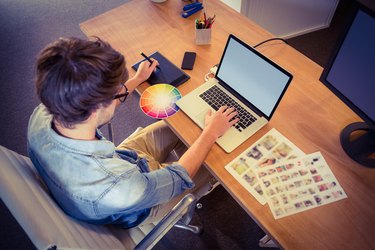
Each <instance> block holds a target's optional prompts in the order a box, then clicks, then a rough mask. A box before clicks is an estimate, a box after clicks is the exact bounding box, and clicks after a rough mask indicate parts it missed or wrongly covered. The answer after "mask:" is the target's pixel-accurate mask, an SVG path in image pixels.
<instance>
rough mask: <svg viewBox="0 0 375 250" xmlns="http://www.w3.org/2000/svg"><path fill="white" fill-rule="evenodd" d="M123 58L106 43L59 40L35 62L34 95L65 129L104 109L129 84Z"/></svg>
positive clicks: (46, 49) (74, 39)
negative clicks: (125, 84)
mask: <svg viewBox="0 0 375 250" xmlns="http://www.w3.org/2000/svg"><path fill="white" fill-rule="evenodd" d="M125 64H126V63H125V59H124V56H123V55H121V54H120V53H119V52H117V51H116V50H114V49H113V48H112V47H111V46H110V45H109V44H108V43H106V42H104V41H102V40H100V39H99V38H96V39H95V40H94V41H89V40H82V39H78V38H60V39H59V40H57V41H56V42H54V43H52V44H50V45H48V46H47V47H46V48H45V49H43V50H42V52H41V54H40V56H39V58H38V61H37V79H36V88H37V94H38V96H39V98H40V100H41V102H42V103H43V104H44V105H45V106H46V107H47V108H48V110H49V111H50V113H51V114H52V115H53V116H54V119H55V120H56V121H57V122H59V123H60V124H61V125H63V126H64V127H67V128H71V127H74V125H75V124H78V123H80V122H83V121H85V120H87V119H88V118H89V116H90V115H91V113H92V112H93V111H95V110H96V109H97V108H99V107H100V105H102V106H104V107H106V106H108V105H109V104H110V103H111V102H112V101H113V97H114V96H115V95H116V93H117V92H118V91H119V89H120V86H121V83H123V82H126V81H127V80H128V71H127V69H126V67H125V66H126V65H125Z"/></svg>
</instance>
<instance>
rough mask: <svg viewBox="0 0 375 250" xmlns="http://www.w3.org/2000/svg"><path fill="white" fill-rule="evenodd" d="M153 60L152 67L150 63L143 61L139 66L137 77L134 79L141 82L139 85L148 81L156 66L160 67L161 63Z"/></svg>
mask: <svg viewBox="0 0 375 250" xmlns="http://www.w3.org/2000/svg"><path fill="white" fill-rule="evenodd" d="M151 60H152V64H151V65H150V63H149V62H148V61H143V62H141V63H140V64H139V67H138V70H137V73H135V76H134V78H135V79H137V80H138V81H139V84H141V83H143V82H144V81H146V80H147V79H148V78H149V77H150V75H151V74H152V72H154V71H155V68H156V66H157V65H159V62H158V61H157V60H155V59H152V58H151Z"/></svg>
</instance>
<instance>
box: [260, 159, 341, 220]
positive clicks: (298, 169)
mask: <svg viewBox="0 0 375 250" xmlns="http://www.w3.org/2000/svg"><path fill="white" fill-rule="evenodd" d="M256 175H257V177H258V178H259V180H260V183H261V186H262V189H263V191H264V193H265V197H266V199H267V202H268V205H269V207H270V209H271V212H272V214H273V216H274V217H275V218H276V219H278V218H282V217H285V216H288V215H291V214H295V213H299V212H302V211H305V210H308V209H311V208H314V207H318V206H322V205H325V204H328V203H331V202H334V201H338V200H341V199H344V198H347V196H346V194H345V192H344V190H343V188H342V187H341V186H340V184H339V182H338V181H337V179H336V177H335V176H334V175H333V173H332V171H331V169H330V168H329V166H328V164H327V162H326V161H325V160H324V158H323V156H322V154H321V153H320V152H316V153H313V154H309V155H306V156H303V157H301V158H298V159H293V160H290V161H288V162H285V163H279V164H275V165H272V166H268V167H266V168H264V169H257V170H256Z"/></svg>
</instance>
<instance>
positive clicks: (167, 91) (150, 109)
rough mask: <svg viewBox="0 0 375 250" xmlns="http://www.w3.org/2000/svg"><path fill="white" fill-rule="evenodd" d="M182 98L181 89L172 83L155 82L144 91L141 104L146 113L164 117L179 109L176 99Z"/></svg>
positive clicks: (159, 117)
mask: <svg viewBox="0 0 375 250" xmlns="http://www.w3.org/2000/svg"><path fill="white" fill-rule="evenodd" d="M180 98H181V93H180V91H178V89H177V88H175V87H173V86H172V85H169V84H163V83H162V84H155V85H152V86H150V87H148V88H147V89H146V90H145V91H144V92H143V93H142V95H141V98H140V100H139V106H140V107H141V109H142V111H143V112H144V113H145V114H146V115H148V116H150V117H152V118H156V119H163V118H167V117H169V116H171V115H174V114H175V113H176V112H177V111H178V110H179V108H178V106H177V105H176V101H177V100H178V99H180Z"/></svg>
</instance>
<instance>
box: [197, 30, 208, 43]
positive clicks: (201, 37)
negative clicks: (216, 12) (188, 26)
mask: <svg viewBox="0 0 375 250" xmlns="http://www.w3.org/2000/svg"><path fill="white" fill-rule="evenodd" d="M211 32H212V30H211V29H195V43H196V44H197V45H204V44H210V43H211Z"/></svg>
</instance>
